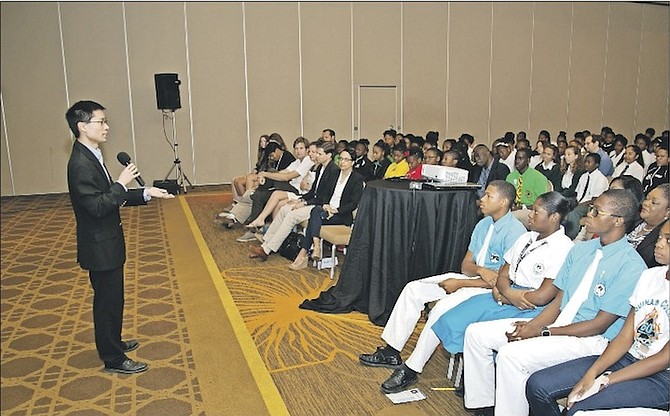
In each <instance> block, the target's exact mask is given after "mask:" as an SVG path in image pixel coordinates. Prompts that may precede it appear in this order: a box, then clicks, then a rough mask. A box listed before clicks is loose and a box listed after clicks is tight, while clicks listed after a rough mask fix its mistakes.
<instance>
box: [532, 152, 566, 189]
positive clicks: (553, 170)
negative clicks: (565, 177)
mask: <svg viewBox="0 0 670 416" xmlns="http://www.w3.org/2000/svg"><path fill="white" fill-rule="evenodd" d="M540 158H541V159H542V163H538V164H537V165H536V166H535V170H536V171H538V172H540V173H541V174H543V175H544V177H545V178H547V180H548V181H549V182H551V185H552V186H553V190H555V191H557V190H559V189H560V187H561V168H560V166H559V165H558V162H559V158H560V156H559V154H558V147H556V146H555V145H553V144H548V145H546V146H545V147H544V150H543V151H542V154H541V155H540Z"/></svg>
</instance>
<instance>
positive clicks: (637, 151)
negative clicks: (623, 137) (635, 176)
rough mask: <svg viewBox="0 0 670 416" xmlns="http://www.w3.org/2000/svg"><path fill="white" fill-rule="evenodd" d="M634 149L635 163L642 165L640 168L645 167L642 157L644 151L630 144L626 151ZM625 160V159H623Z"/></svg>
mask: <svg viewBox="0 0 670 416" xmlns="http://www.w3.org/2000/svg"><path fill="white" fill-rule="evenodd" d="M629 148H630V149H633V151H634V152H635V161H636V162H637V163H639V164H640V166H642V167H644V158H643V157H642V149H640V148H639V147H637V146H636V145H634V144H629V145H628V146H626V149H629ZM622 159H623V158H622Z"/></svg>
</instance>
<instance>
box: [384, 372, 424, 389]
mask: <svg viewBox="0 0 670 416" xmlns="http://www.w3.org/2000/svg"><path fill="white" fill-rule="evenodd" d="M418 379H419V375H418V374H417V373H415V372H414V371H412V370H410V369H409V368H407V367H406V366H404V365H403V366H402V367H400V368H398V369H397V370H395V371H394V372H393V374H391V377H389V378H388V379H387V380H386V381H385V382H383V383H382V386H381V389H382V391H383V392H384V393H386V394H389V393H397V392H399V391H403V390H405V389H406V388H407V387H409V386H411V385H412V384H414V383H416V381H417V380H418Z"/></svg>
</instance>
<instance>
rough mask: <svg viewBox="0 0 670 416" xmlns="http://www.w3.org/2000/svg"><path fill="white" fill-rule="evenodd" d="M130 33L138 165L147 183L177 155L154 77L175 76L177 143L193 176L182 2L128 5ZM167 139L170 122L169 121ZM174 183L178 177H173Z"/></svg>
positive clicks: (160, 174)
mask: <svg viewBox="0 0 670 416" xmlns="http://www.w3.org/2000/svg"><path fill="white" fill-rule="evenodd" d="M125 6H126V24H127V29H128V60H129V62H130V84H131V89H132V103H133V116H134V119H135V147H136V149H137V157H136V159H137V164H138V166H139V167H140V171H141V172H142V177H143V178H144V180H145V181H147V182H150V181H151V182H152V181H153V180H156V179H159V180H160V179H163V178H164V177H165V175H166V174H167V172H168V170H169V169H170V167H171V166H172V161H173V159H174V156H173V154H172V149H171V148H170V146H168V144H167V142H166V140H165V137H164V134H163V125H162V113H161V110H158V109H157V108H156V88H155V84H154V74H157V73H177V74H179V79H180V80H181V81H182V84H181V86H180V98H181V107H182V108H181V109H178V110H177V111H176V112H175V115H176V125H177V142H178V144H179V146H178V148H179V149H178V150H179V158H180V160H181V161H182V169H183V170H184V173H185V174H186V175H187V176H188V177H189V178H190V177H192V176H193V163H192V146H191V131H190V119H189V102H188V81H187V77H186V48H185V41H184V39H185V35H184V13H183V4H182V3H166V2H161V3H159V2H156V3H145V2H142V3H139V2H138V3H132V2H128V3H125ZM165 130H166V132H167V135H168V138H170V139H171V138H172V123H171V121H170V120H166V121H165ZM170 178H172V179H174V178H175V175H174V173H173V174H172V175H171V176H170Z"/></svg>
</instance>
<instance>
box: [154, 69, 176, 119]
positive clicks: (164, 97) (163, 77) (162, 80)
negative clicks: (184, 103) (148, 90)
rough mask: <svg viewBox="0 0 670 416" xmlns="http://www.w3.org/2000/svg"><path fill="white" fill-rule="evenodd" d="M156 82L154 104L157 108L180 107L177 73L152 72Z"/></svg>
mask: <svg viewBox="0 0 670 416" xmlns="http://www.w3.org/2000/svg"><path fill="white" fill-rule="evenodd" d="M154 81H155V82H156V105H157V106H158V109H159V110H173V111H174V110H176V109H178V108H181V100H180V99H179V84H181V81H180V80H179V79H178V75H177V74H154Z"/></svg>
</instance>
